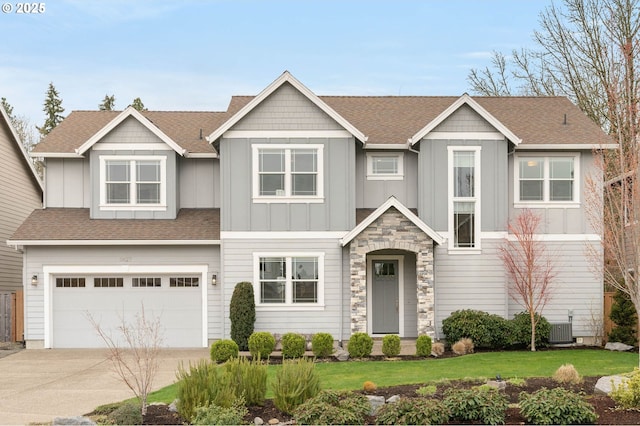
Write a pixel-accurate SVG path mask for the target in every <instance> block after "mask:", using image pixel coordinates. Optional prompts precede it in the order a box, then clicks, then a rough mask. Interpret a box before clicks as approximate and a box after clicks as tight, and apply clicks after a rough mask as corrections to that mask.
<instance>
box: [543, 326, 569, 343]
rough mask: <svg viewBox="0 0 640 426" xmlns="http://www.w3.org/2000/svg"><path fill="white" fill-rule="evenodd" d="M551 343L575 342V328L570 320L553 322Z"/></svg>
mask: <svg viewBox="0 0 640 426" xmlns="http://www.w3.org/2000/svg"><path fill="white" fill-rule="evenodd" d="M549 343H573V329H572V327H571V323H570V322H560V323H554V324H551V334H549Z"/></svg>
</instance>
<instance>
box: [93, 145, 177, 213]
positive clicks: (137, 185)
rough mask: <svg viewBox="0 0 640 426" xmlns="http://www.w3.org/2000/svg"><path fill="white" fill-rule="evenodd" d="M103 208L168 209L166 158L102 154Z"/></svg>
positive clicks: (101, 183)
mask: <svg viewBox="0 0 640 426" xmlns="http://www.w3.org/2000/svg"><path fill="white" fill-rule="evenodd" d="M100 185H101V189H100V206H101V208H102V209H110V208H112V209H117V208H124V209H127V208H132V209H135V208H137V209H157V208H161V209H162V208H166V158H165V157H156V156H134V157H122V156H101V157H100Z"/></svg>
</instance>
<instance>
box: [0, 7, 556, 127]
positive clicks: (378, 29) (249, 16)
mask: <svg viewBox="0 0 640 426" xmlns="http://www.w3.org/2000/svg"><path fill="white" fill-rule="evenodd" d="M6 3H8V4H9V5H11V6H12V9H13V11H12V12H11V13H0V28H2V32H3V34H4V36H5V41H4V42H3V43H0V96H4V97H6V98H7V100H8V101H9V103H10V104H11V105H13V107H14V113H15V114H17V115H23V116H25V117H27V119H29V120H30V121H31V123H32V124H36V125H41V124H42V122H43V121H44V113H43V112H42V104H43V101H44V96H45V91H46V89H47V86H48V84H49V82H53V83H54V85H55V86H56V88H57V89H58V91H59V92H60V96H61V98H62V100H63V107H64V108H65V114H68V113H69V112H71V111H72V110H78V109H97V107H98V104H99V103H100V101H101V100H102V99H103V98H104V96H105V94H113V95H115V97H116V108H117V109H123V108H125V107H126V106H127V105H128V104H130V103H131V101H132V100H133V99H134V98H135V97H140V98H142V101H143V102H144V104H145V106H146V107H147V108H149V109H153V110H198V111H200V110H210V111H220V110H225V109H226V107H227V104H228V102H229V99H230V97H231V96H232V95H255V94H257V93H259V92H260V91H261V90H262V89H263V88H264V87H266V86H267V85H268V84H269V83H271V82H272V81H273V80H275V79H276V78H277V77H278V76H279V75H280V74H281V73H282V72H283V71H284V70H289V71H290V72H291V73H293V75H294V76H295V77H296V78H298V79H299V80H300V81H301V82H302V83H303V84H305V85H306V86H307V87H309V88H310V89H311V90H312V91H313V92H314V93H316V94H318V95H461V94H462V93H464V92H466V91H469V85H468V82H467V81H466V78H467V75H468V73H469V70H470V69H471V68H483V67H485V66H487V65H489V64H490V54H491V51H493V50H497V51H501V52H504V53H509V52H510V51H511V50H512V49H520V48H522V47H533V46H535V45H534V43H533V40H532V33H533V31H534V30H535V29H537V28H538V19H539V14H540V12H542V11H543V10H544V8H545V7H546V6H548V5H550V3H551V0H539V1H533V0H527V1H514V0H482V1H480V0H476V1H471V0H423V1H417V0H415V1H405V0H396V1H391V0H389V1H381V0H369V1H364V0H359V1H355V0H353V1H352V0H342V1H337V0H325V1H315V0H298V1H266V0H265V1H257V0H254V1H206V0H198V1H195V0H193V1H184V0H153V1H151V0H148V1H146V0H137V1H132V0H127V1H125V0H108V1H107V0H66V1H65V0H57V1H53V0H49V1H44V2H43V3H44V5H45V12H44V13H42V14H18V13H15V9H16V7H17V4H18V2H13V1H7V0H3V4H6Z"/></svg>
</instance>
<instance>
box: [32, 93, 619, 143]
mask: <svg viewBox="0 0 640 426" xmlns="http://www.w3.org/2000/svg"><path fill="white" fill-rule="evenodd" d="M251 99H253V97H252V96H234V97H232V99H231V101H230V103H229V107H228V109H227V111H226V112H193V111H192V112H178V111H144V112H143V113H142V114H143V115H144V116H145V117H147V118H148V119H149V120H151V121H152V122H153V123H154V124H155V125H156V126H158V128H159V129H160V130H162V131H163V132H164V133H165V134H166V135H167V136H169V137H170V138H171V139H173V140H174V141H175V142H176V143H178V145H180V146H181V147H182V148H185V149H186V150H187V151H188V152H191V153H212V152H214V149H213V147H212V146H211V145H210V144H209V143H208V142H207V141H206V139H205V138H204V137H205V136H207V135H209V134H211V133H212V132H213V131H214V130H215V129H217V128H218V127H220V126H221V125H222V124H223V123H224V122H225V121H227V120H228V119H229V118H231V117H232V116H233V114H235V113H236V112H237V111H239V110H240V109H241V108H242V107H243V106H245V105H246V104H247V103H248V102H250V101H251ZM320 99H321V100H322V101H323V102H325V103H326V104H327V105H329V106H330V107H331V108H332V109H334V110H335V111H336V112H337V113H338V114H340V115H341V116H342V117H344V118H345V119H346V120H347V121H348V122H350V123H351V124H352V125H353V126H355V127H356V128H357V129H359V130H360V131H361V132H362V133H364V134H365V135H366V136H367V137H368V140H367V142H368V143H374V144H399V145H404V144H406V143H407V140H408V139H409V138H411V137H412V136H414V135H415V134H416V133H418V132H419V131H420V130H421V129H422V128H423V127H425V126H426V125H427V124H429V123H430V122H431V121H432V120H434V119H435V118H436V117H437V116H438V115H439V114H440V113H442V112H443V111H444V110H445V109H446V108H447V107H449V106H450V105H451V104H452V103H454V102H455V101H456V100H457V99H458V97H455V96H320ZM473 100H474V101H476V102H477V103H478V104H479V105H480V106H482V107H483V108H484V109H486V110H487V111H488V112H489V113H490V114H491V115H493V116H494V117H495V118H496V119H497V120H498V121H500V122H501V123H502V124H504V125H505V126H506V127H507V128H508V129H509V130H511V131H512V132H513V133H514V134H515V135H517V136H518V137H519V138H520V139H522V145H524V146H526V145H540V144H553V145H565V144H591V145H597V144H607V143H611V142H612V141H611V140H610V139H609V138H608V137H607V136H606V135H605V134H604V132H602V130H601V129H600V128H599V127H598V126H597V125H596V124H595V123H594V122H592V121H591V120H590V119H589V118H588V117H587V116H586V115H584V114H583V113H582V111H580V109H579V108H578V107H576V106H575V105H573V104H572V103H571V101H569V99H567V98H565V97H482V96H478V97H473ZM118 114H119V112H118V111H74V112H72V113H71V114H70V115H69V116H68V117H67V118H65V119H64V120H63V121H62V123H60V125H58V126H57V127H56V128H55V129H54V130H53V131H52V132H51V133H50V134H49V135H48V136H47V137H46V138H45V139H44V140H43V141H42V142H41V143H39V144H38V145H36V147H35V148H34V150H33V151H34V152H35V153H38V152H44V153H73V152H74V150H75V149H76V148H78V147H79V146H81V145H82V144H83V143H84V142H85V141H87V140H88V139H89V138H90V137H91V136H93V135H94V134H95V133H96V132H98V131H99V130H100V129H101V128H103V127H104V126H106V125H107V124H108V123H109V122H110V121H111V120H113V119H114V118H115V117H116V116H117V115H118ZM200 129H202V135H203V138H202V139H200Z"/></svg>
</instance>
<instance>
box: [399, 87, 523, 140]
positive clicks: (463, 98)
mask: <svg viewBox="0 0 640 426" xmlns="http://www.w3.org/2000/svg"><path fill="white" fill-rule="evenodd" d="M464 104H466V105H468V106H470V107H471V108H472V109H473V110H474V111H475V112H477V113H478V114H480V116H481V117H482V118H484V119H485V120H487V121H488V122H489V124H491V125H492V126H493V127H495V128H496V129H497V130H498V131H499V132H500V133H501V134H503V135H504V137H506V138H507V139H509V140H510V141H511V142H513V143H514V144H515V145H516V146H517V145H519V144H520V142H522V139H520V138H519V137H517V136H516V135H515V134H514V133H513V132H512V131H511V130H509V129H508V128H507V127H506V126H505V125H504V124H502V123H501V122H500V121H498V120H497V119H496V118H495V117H494V116H493V115H491V114H489V112H488V111H487V110H486V109H484V108H482V107H481V106H480V104H479V103H477V102H476V101H474V100H473V98H471V96H469V95H468V94H466V93H465V94H464V95H462V96H460V97H459V98H458V99H457V100H456V101H455V102H454V103H452V104H451V105H450V106H449V107H448V108H447V109H445V110H444V111H442V113H440V115H438V116H437V117H436V118H435V119H434V120H432V121H431V122H430V123H429V124H427V125H426V126H425V127H423V128H422V129H421V130H419V131H418V133H416V134H415V135H413V136H412V137H411V138H409V144H411V145H415V144H416V143H418V142H419V141H420V140H421V139H423V138H424V137H425V136H427V134H428V133H430V132H431V131H432V130H433V129H435V128H436V127H437V126H438V125H439V124H440V123H442V122H443V121H444V120H446V119H447V118H448V117H449V116H450V115H451V114H453V113H454V112H455V111H456V110H457V109H458V108H460V107H461V106H462V105H464Z"/></svg>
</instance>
